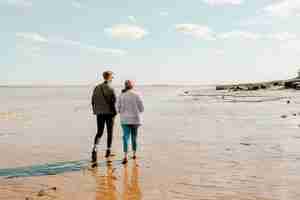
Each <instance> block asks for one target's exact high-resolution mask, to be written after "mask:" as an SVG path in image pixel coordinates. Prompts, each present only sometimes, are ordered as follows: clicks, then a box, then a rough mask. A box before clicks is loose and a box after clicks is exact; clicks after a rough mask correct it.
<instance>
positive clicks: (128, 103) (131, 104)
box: [117, 80, 144, 164]
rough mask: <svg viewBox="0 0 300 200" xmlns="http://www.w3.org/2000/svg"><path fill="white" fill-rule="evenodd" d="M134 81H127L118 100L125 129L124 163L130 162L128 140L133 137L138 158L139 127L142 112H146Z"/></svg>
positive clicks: (134, 152)
mask: <svg viewBox="0 0 300 200" xmlns="http://www.w3.org/2000/svg"><path fill="white" fill-rule="evenodd" d="M133 87H134V85H133V81H130V80H127V81H125V88H124V89H123V90H122V94H121V95H120V97H119V98H118V101H117V111H118V112H119V113H120V118H121V126H122V129H123V151H124V159H123V162H122V164H126V163H127V162H128V158H127V156H128V140H129V137H131V145H132V150H133V157H132V158H133V159H136V150H137V141H136V140H137V136H138V127H139V126H140V125H141V117H140V114H141V113H142V112H144V105H143V101H142V99H141V97H140V96H139V95H138V94H137V93H136V92H134V91H133Z"/></svg>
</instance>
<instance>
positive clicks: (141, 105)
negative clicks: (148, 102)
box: [137, 95, 144, 113]
mask: <svg viewBox="0 0 300 200" xmlns="http://www.w3.org/2000/svg"><path fill="white" fill-rule="evenodd" d="M137 106H138V109H139V112H141V113H142V112H144V103H143V100H142V98H141V96H140V95H137Z"/></svg>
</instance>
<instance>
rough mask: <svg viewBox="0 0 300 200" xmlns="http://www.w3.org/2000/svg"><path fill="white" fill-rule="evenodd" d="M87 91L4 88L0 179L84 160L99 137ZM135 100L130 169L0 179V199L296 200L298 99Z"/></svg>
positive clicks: (273, 95) (146, 92)
mask: <svg viewBox="0 0 300 200" xmlns="http://www.w3.org/2000/svg"><path fill="white" fill-rule="evenodd" d="M91 90H92V88H88V87H58V88H0V92H1V97H0V152H1V157H0V172H1V169H2V170H3V169H10V170H16V169H18V170H20V169H21V171H19V172H22V169H23V170H24V167H25V168H27V169H28V167H29V168H30V167H32V166H33V167H34V166H39V167H41V166H42V169H44V170H46V172H47V170H48V171H49V169H50V168H47V164H49V163H50V164H51V163H52V164H53V163H60V162H63V163H64V162H68V161H72V160H75V161H80V160H86V159H89V157H90V150H91V149H90V148H91V144H92V140H93V137H94V134H95V118H94V116H93V115H92V114H91V110H90V106H89V104H90V99H89V98H90V93H91ZM117 90H119V89H117ZM139 90H140V91H141V93H142V94H143V96H144V99H145V107H146V112H145V114H144V125H143V127H141V129H140V137H139V143H140V147H141V149H140V153H139V159H138V161H137V162H136V163H133V162H130V164H129V166H128V167H125V168H124V167H122V166H121V165H108V166H107V165H100V166H99V167H98V168H96V169H86V168H84V167H83V168H84V169H82V170H79V171H77V170H76V171H73V170H66V171H63V172H64V173H61V174H60V173H59V174H57V173H54V174H56V175H53V173H52V175H51V176H34V177H31V176H30V175H29V176H27V177H26V178H24V177H23V178H13V179H5V177H2V178H1V177H0V199H1V200H2V199H12V200H13V199H24V198H25V197H32V198H33V199H35V198H36V199H38V195H37V194H38V192H39V191H40V190H45V193H46V195H45V198H49V199H71V198H72V199H83V198H84V199H91V200H96V199H97V200H100V199H101V200H102V199H151V200H152V199H211V200H215V199H220V200H224V199H228V200H232V199H243V200H244V199H245V200H247V199H262V200H282V199H284V200H295V199H299V198H300V191H299V189H298V188H300V170H299V169H300V127H299V124H300V114H299V112H300V107H299V103H300V93H299V92H296V91H293V90H288V91H286V90H276V91H256V92H238V93H226V92H225V93H224V92H216V91H214V88H212V87H141V88H139ZM186 90H188V91H189V93H188V95H184V91H186ZM287 99H290V100H291V103H290V104H287V103H286V100H287ZM282 115H286V116H287V117H286V118H282V117H281V116H282ZM294 115H296V116H294ZM102 141H103V142H104V141H105V138H103V140H102ZM104 147H105V146H104V143H102V145H101V149H102V150H103V149H104ZM114 151H115V152H116V154H117V156H116V157H115V158H113V160H120V159H121V129H120V127H119V123H118V121H117V124H116V127H115V140H114ZM100 156H101V157H103V155H100ZM101 162H102V163H105V161H104V160H101ZM75 166H78V165H75ZM75 168H76V167H75ZM34 169H36V168H34ZM38 169H40V168H38ZM67 169H68V168H67ZM76 169H77V168H76ZM79 169H81V168H80V167H79ZM2 172H3V171H2ZM6 172H7V171H6ZM10 172H16V171H10ZM23 172H24V171H23ZM33 172H36V171H33ZM37 172H38V170H37ZM33 175H34V173H33ZM51 187H57V191H52V190H49V188H51Z"/></svg>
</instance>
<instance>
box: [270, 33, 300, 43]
mask: <svg viewBox="0 0 300 200" xmlns="http://www.w3.org/2000/svg"><path fill="white" fill-rule="evenodd" d="M268 38H270V39H273V40H280V41H288V40H296V39H298V36H297V35H296V34H294V33H289V32H282V33H273V34H269V35H268Z"/></svg>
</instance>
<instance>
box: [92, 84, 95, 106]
mask: <svg viewBox="0 0 300 200" xmlns="http://www.w3.org/2000/svg"><path fill="white" fill-rule="evenodd" d="M95 93H96V87H95V88H94V90H93V94H92V99H91V104H92V106H93V107H94V105H95V96H96V94H95Z"/></svg>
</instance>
